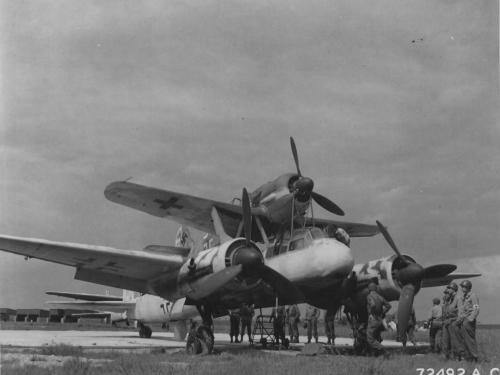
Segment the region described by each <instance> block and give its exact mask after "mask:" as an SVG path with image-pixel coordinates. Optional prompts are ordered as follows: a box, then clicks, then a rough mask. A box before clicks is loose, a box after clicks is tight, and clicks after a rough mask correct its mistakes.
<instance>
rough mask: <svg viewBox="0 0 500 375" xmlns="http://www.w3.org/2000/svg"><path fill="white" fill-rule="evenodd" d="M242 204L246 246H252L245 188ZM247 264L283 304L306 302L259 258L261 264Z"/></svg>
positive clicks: (247, 198)
mask: <svg viewBox="0 0 500 375" xmlns="http://www.w3.org/2000/svg"><path fill="white" fill-rule="evenodd" d="M241 204H242V207H243V228H244V229H245V241H246V246H247V247H249V246H251V245H250V244H251V235H252V212H251V208H250V198H249V196H248V192H247V189H246V188H243V193H242V198H241ZM249 254H250V253H248V254H245V257H246V258H249ZM238 255H239V254H237V255H236V257H235V263H236V262H238V258H237V257H238ZM246 263H247V264H251V265H252V267H251V268H250V272H251V273H254V272H255V273H257V274H258V276H259V277H261V278H262V279H263V280H264V281H265V282H267V283H268V284H269V285H271V286H272V287H273V288H274V290H275V291H276V293H277V295H278V297H279V299H280V300H281V301H283V303H297V302H301V301H303V300H304V296H303V295H302V292H301V291H300V290H299V289H298V288H297V287H296V286H295V285H293V284H292V282H291V281H290V280H288V279H287V278H286V277H285V276H283V275H282V274H280V273H279V272H277V271H275V270H274V269H272V268H271V267H269V266H266V265H265V264H264V263H263V262H262V261H261V259H260V258H259V263H257V261H256V260H250V259H247V260H246Z"/></svg>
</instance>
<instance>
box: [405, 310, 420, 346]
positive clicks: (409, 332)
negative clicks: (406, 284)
mask: <svg viewBox="0 0 500 375" xmlns="http://www.w3.org/2000/svg"><path fill="white" fill-rule="evenodd" d="M416 326H417V317H416V315H415V308H413V306H412V308H411V314H410V319H409V320H408V327H407V328H406V340H407V341H409V342H411V343H412V344H413V346H415V345H417V340H416V339H415V328H416Z"/></svg>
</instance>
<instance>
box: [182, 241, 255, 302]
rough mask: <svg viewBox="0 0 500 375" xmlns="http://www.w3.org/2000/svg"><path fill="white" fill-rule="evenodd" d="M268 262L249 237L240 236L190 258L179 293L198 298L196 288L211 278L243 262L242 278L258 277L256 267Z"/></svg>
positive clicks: (240, 276) (184, 266) (183, 270)
mask: <svg viewBox="0 0 500 375" xmlns="http://www.w3.org/2000/svg"><path fill="white" fill-rule="evenodd" d="M263 264H264V257H263V255H262V252H261V251H260V249H259V248H258V247H257V245H255V244H254V243H252V242H250V244H249V245H248V246H247V244H246V240H245V239H243V238H236V239H234V240H231V241H227V242H225V243H223V244H221V245H219V246H216V247H213V248H211V249H207V250H204V251H201V252H200V253H199V254H198V255H197V256H196V258H194V259H189V260H188V261H187V262H186V263H185V264H184V265H183V266H182V267H181V269H180V270H179V275H178V278H177V282H178V283H177V293H176V294H177V296H178V297H179V298H180V297H181V296H188V297H190V298H194V296H195V295H196V290H199V289H200V288H203V287H204V284H205V283H206V281H208V278H209V277H210V276H212V275H214V276H215V274H217V273H220V272H221V271H223V270H225V269H229V268H230V267H233V266H237V265H241V266H242V272H241V273H240V274H239V275H238V278H239V279H254V277H253V276H254V272H253V271H254V270H255V269H256V268H258V267H259V265H263Z"/></svg>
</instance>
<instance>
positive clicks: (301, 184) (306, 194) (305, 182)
mask: <svg viewBox="0 0 500 375" xmlns="http://www.w3.org/2000/svg"><path fill="white" fill-rule="evenodd" d="M290 146H291V147H292V154H293V160H294V161H295V167H296V168H297V174H298V175H299V179H298V180H297V181H295V183H294V184H293V187H294V189H295V192H294V193H295V194H296V195H297V198H298V199H299V200H301V201H302V202H305V201H306V200H309V198H311V197H312V199H314V201H315V202H316V203H317V204H319V205H320V206H321V207H323V208H324V209H325V210H327V211H329V212H331V213H333V214H335V215H339V216H344V215H345V213H344V211H343V210H342V209H341V208H340V207H339V206H337V205H336V204H335V203H333V202H332V201H331V200H330V199H328V198H326V197H325V196H323V195H321V194H319V193H316V192H314V191H313V187H314V182H313V180H312V179H311V178H309V177H304V176H302V173H301V171H300V167H299V155H298V153H297V146H296V145H295V141H294V139H293V137H290Z"/></svg>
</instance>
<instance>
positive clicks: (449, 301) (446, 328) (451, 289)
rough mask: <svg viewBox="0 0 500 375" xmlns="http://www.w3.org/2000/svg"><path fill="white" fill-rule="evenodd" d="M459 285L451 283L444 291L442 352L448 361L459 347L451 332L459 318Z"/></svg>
mask: <svg viewBox="0 0 500 375" xmlns="http://www.w3.org/2000/svg"><path fill="white" fill-rule="evenodd" d="M457 291H458V285H457V284H456V283H454V282H451V283H450V284H449V285H448V286H447V287H446V289H445V290H444V296H443V308H442V310H443V316H442V319H443V331H442V332H441V352H442V353H443V355H444V357H445V358H446V359H449V358H450V355H451V353H452V352H456V348H457V345H456V343H455V340H453V338H454V336H453V333H452V332H451V330H452V324H453V323H455V321H456V320H457V316H458V308H457V302H458V297H457Z"/></svg>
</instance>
